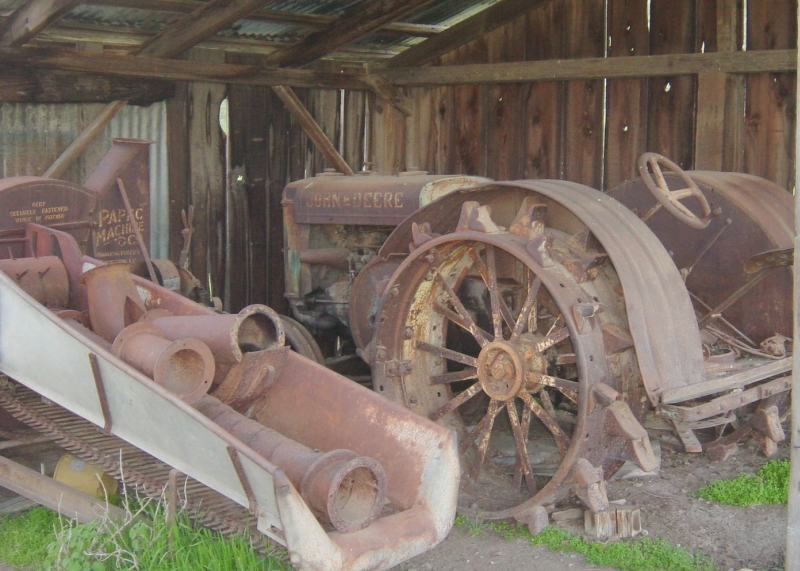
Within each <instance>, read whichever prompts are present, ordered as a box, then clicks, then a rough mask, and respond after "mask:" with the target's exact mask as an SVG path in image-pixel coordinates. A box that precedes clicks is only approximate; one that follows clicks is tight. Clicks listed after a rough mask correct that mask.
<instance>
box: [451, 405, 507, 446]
mask: <svg viewBox="0 0 800 571" xmlns="http://www.w3.org/2000/svg"><path fill="white" fill-rule="evenodd" d="M499 412H500V403H499V402H498V401H496V400H492V401H490V402H489V406H488V407H487V409H486V414H485V415H483V418H482V419H481V420H480V422H479V423H478V424H476V425H475V428H473V429H472V431H471V432H469V433H468V434H467V435H466V436H465V437H464V439H463V440H462V441H461V444H459V445H458V453H459V454H461V455H462V456H463V455H464V453H466V451H467V450H468V449H469V447H470V446H472V443H473V442H475V439H476V438H478V437H479V436H482V435H483V434H484V433H487V434H488V433H489V432H491V431H492V426H493V425H494V417H495V416H497V413H499ZM487 427H488V430H487Z"/></svg>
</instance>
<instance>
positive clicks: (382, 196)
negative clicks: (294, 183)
mask: <svg viewBox="0 0 800 571" xmlns="http://www.w3.org/2000/svg"><path fill="white" fill-rule="evenodd" d="M342 206H344V207H352V208H403V193H402V192H365V193H363V194H362V193H360V192H356V193H354V194H352V195H350V194H336V193H327V192H317V193H315V194H312V195H310V196H309V197H308V198H306V207H308V208H339V207H342Z"/></svg>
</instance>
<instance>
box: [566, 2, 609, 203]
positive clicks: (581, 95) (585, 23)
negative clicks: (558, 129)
mask: <svg viewBox="0 0 800 571" xmlns="http://www.w3.org/2000/svg"><path fill="white" fill-rule="evenodd" d="M566 8H567V19H566V24H567V27H566V36H565V48H564V49H565V55H566V57H570V58H572V57H575V58H579V57H602V56H603V55H604V54H605V49H606V37H605V2H604V1H603V0H579V1H573V2H569V3H567V6H566ZM604 92H605V85H604V82H603V81H602V80H594V81H570V82H568V84H567V93H566V100H567V108H566V118H565V120H566V128H565V148H566V155H565V157H564V158H565V168H564V176H565V178H566V179H567V180H570V181H573V182H579V183H582V184H586V185H588V186H591V187H593V188H600V187H601V186H602V176H603V174H602V173H603V170H602V169H603V145H604V139H605V132H604V127H605V125H604V123H603V105H604V101H605V93H604Z"/></svg>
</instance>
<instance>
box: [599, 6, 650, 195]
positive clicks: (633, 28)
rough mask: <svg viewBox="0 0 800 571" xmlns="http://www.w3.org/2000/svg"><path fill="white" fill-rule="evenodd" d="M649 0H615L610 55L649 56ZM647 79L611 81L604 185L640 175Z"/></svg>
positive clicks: (608, 185)
mask: <svg viewBox="0 0 800 571" xmlns="http://www.w3.org/2000/svg"><path fill="white" fill-rule="evenodd" d="M647 4H648V0H614V2H613V3H612V4H611V6H610V12H609V36H610V42H611V45H610V47H609V56H610V57H630V56H641V55H647V53H648V51H649V34H648V22H647ZM647 83H648V82H647V79H610V80H608V110H607V127H606V147H605V149H606V152H605V173H604V181H603V186H604V188H612V187H614V186H616V185H617V184H619V183H621V182H624V181H626V180H630V179H632V178H635V177H636V176H638V169H637V166H636V160H637V159H638V157H639V155H641V154H642V153H644V152H645V151H646V150H647Z"/></svg>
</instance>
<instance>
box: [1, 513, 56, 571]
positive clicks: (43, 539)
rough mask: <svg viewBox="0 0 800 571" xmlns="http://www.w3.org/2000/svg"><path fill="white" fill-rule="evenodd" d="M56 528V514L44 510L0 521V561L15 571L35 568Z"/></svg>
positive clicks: (39, 562) (37, 566)
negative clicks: (16, 570) (15, 570)
mask: <svg viewBox="0 0 800 571" xmlns="http://www.w3.org/2000/svg"><path fill="white" fill-rule="evenodd" d="M58 528H59V522H58V514H57V513H56V512H54V511H51V510H49V509H47V508H32V509H29V510H27V511H25V512H22V513H19V514H14V515H9V516H5V517H3V518H0V561H2V562H4V563H7V564H8V565H11V566H13V567H14V568H15V569H20V570H28V569H31V570H33V569H39V568H40V567H41V562H42V561H44V558H45V556H46V555H47V546H48V544H49V543H51V542H52V541H53V535H54V533H55V530H56V529H58Z"/></svg>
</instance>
